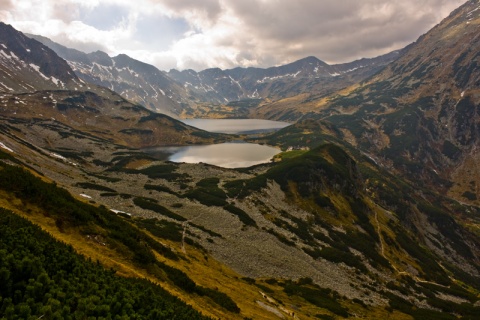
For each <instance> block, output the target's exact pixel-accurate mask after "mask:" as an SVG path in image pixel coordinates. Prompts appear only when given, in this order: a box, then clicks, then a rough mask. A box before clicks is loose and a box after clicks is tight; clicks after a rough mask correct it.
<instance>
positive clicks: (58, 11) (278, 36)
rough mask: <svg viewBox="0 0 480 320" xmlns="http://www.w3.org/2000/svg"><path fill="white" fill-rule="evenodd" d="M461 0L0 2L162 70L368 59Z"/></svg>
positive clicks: (78, 40)
mask: <svg viewBox="0 0 480 320" xmlns="http://www.w3.org/2000/svg"><path fill="white" fill-rule="evenodd" d="M464 2H465V0H29V1H28V0H0V20H1V21H3V22H5V23H8V24H11V25H12V26H14V27H15V28H17V29H18V30H20V31H22V32H26V33H33V34H39V35H43V36H46V37H48V38H50V39H52V40H54V41H56V42H59V43H61V44H63V45H65V46H67V47H71V48H75V49H78V50H81V51H84V52H92V51H96V50H102V51H105V52H107V53H108V54H109V55H111V56H115V55H117V54H119V53H125V54H127V55H129V56H131V57H133V58H135V59H138V60H141V61H144V62H147V63H151V64H153V65H155V66H157V67H158V68H159V69H161V70H169V69H171V68H176V69H180V70H183V69H188V68H191V69H195V70H202V69H205V68H209V67H220V68H233V67H236V66H242V67H248V66H255V67H268V66H273V65H280V64H285V63H289V62H293V61H295V60H298V59H301V58H304V57H306V56H311V55H313V56H316V57H317V58H319V59H321V60H323V61H325V62H327V63H342V62H349V61H353V60H355V59H359V58H362V57H375V56H378V55H381V54H384V53H387V52H390V51H393V50H396V49H399V48H402V47H404V46H406V45H407V44H409V43H411V42H413V41H415V40H416V39H417V38H418V37H419V36H420V35H422V34H423V33H425V32H426V31H428V30H429V29H430V28H432V27H433V26H435V25H436V24H437V23H439V22H440V21H441V20H442V19H443V18H445V17H446V16H448V14H449V13H450V12H451V11H453V10H454V9H455V8H457V7H458V6H460V5H461V4H462V3H464Z"/></svg>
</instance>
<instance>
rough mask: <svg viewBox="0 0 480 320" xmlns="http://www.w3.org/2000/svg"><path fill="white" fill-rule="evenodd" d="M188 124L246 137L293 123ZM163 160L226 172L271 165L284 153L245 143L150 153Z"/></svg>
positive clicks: (199, 121) (211, 121) (189, 121)
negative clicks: (229, 169) (210, 166)
mask: <svg viewBox="0 0 480 320" xmlns="http://www.w3.org/2000/svg"><path fill="white" fill-rule="evenodd" d="M182 121H183V122H184V123H186V124H188V125H191V126H194V127H197V128H199V129H203V130H206V131H210V132H216V133H228V134H242V133H259V132H267V131H275V130H279V129H281V128H284V127H286V126H289V125H290V124H289V123H286V122H279V121H269V120H260V119H187V120H182ZM146 151H147V152H148V153H150V154H151V155H152V156H154V157H155V158H157V159H160V160H169V161H173V162H186V163H200V162H203V163H208V164H213V165H216V166H219V167H224V168H244V167H250V166H253V165H256V164H260V163H266V162H269V161H270V160H271V159H272V158H273V156H274V155H276V154H277V153H280V149H277V148H273V147H270V146H266V145H259V144H255V143H246V142H243V141H236V142H227V143H219V144H212V145H202V146H183V147H158V148H152V149H149V150H146Z"/></svg>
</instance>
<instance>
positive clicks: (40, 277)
mask: <svg viewBox="0 0 480 320" xmlns="http://www.w3.org/2000/svg"><path fill="white" fill-rule="evenodd" d="M0 317H2V318H3V317H4V318H6V319H39V318H45V319H87V318H90V317H95V318H98V319H206V317H205V316H203V315H201V314H200V313H198V312H197V311H195V310H194V309H193V308H191V307H190V306H188V305H186V304H185V303H183V302H182V301H180V300H179V299H177V298H175V297H173V296H171V295H170V294H169V293H167V292H166V291H165V290H163V289H162V288H161V287H159V286H157V285H155V284H153V283H151V282H149V281H146V280H142V279H133V278H123V277H119V276H116V275H115V274H114V272H113V271H110V270H106V269H104V268H103V267H102V266H100V265H99V264H98V263H94V262H92V261H90V260H87V259H85V258H84V257H83V256H80V255H78V254H76V253H75V252H74V250H73V248H72V247H71V246H67V245H65V244H63V243H60V242H58V241H57V240H55V239H53V238H52V237H51V236H50V235H49V234H47V233H46V232H44V231H42V230H41V229H40V228H39V227H37V226H35V225H33V224H32V223H30V222H29V221H27V220H25V219H23V218H21V217H19V216H17V215H15V214H14V213H12V212H10V211H8V210H5V209H3V208H0Z"/></svg>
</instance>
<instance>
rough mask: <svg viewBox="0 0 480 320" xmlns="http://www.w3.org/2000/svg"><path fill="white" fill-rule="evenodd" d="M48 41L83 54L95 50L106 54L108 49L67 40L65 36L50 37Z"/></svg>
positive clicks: (103, 46) (93, 43) (92, 43)
mask: <svg viewBox="0 0 480 320" xmlns="http://www.w3.org/2000/svg"><path fill="white" fill-rule="evenodd" d="M50 39H51V40H52V41H55V42H57V43H61V44H62V45H63V46H65V47H67V48H72V49H76V50H79V51H82V52H85V53H90V52H94V51H97V50H100V51H104V52H108V48H107V47H106V46H105V45H103V44H101V43H96V42H81V41H75V40H72V39H70V38H68V36H67V35H65V34H60V35H58V36H52V37H51V38H50Z"/></svg>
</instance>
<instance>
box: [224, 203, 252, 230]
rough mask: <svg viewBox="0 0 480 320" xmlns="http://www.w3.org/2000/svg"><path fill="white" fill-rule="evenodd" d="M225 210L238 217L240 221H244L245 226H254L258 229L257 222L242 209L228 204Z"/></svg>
mask: <svg viewBox="0 0 480 320" xmlns="http://www.w3.org/2000/svg"><path fill="white" fill-rule="evenodd" d="M223 208H224V209H225V210H227V211H228V212H230V213H233V214H234V215H236V216H237V217H238V218H239V219H240V221H242V222H243V223H244V224H245V225H247V226H252V227H257V223H256V222H255V220H253V219H252V218H251V217H250V216H249V215H248V213H246V212H245V211H243V210H242V209H240V208H238V207H235V206H234V205H233V204H227V205H225V206H224V207H223Z"/></svg>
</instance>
